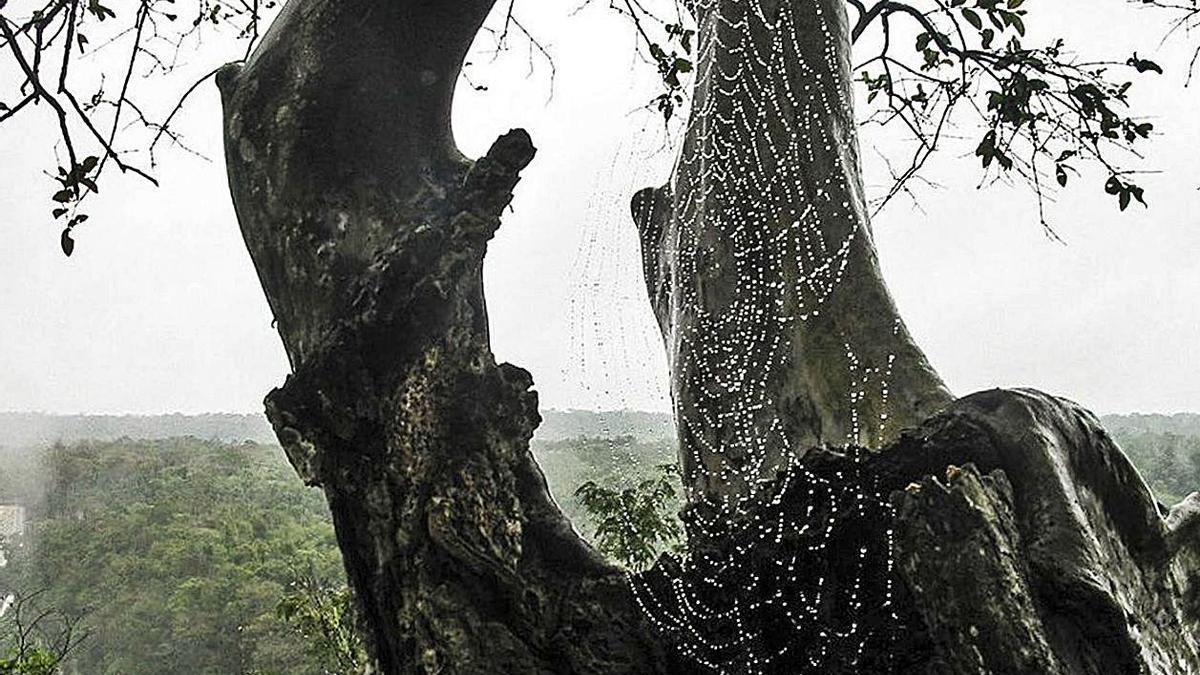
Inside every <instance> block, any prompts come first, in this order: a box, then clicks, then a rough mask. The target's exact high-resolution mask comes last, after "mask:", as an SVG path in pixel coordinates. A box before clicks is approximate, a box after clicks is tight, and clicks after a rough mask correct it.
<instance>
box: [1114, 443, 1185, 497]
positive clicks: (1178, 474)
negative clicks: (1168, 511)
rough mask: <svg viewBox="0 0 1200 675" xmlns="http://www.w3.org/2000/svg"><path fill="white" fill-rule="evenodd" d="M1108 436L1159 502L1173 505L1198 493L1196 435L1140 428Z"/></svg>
mask: <svg viewBox="0 0 1200 675" xmlns="http://www.w3.org/2000/svg"><path fill="white" fill-rule="evenodd" d="M1111 433H1112V436H1113V440H1115V441H1116V442H1117V444H1118V445H1120V446H1121V449H1122V450H1124V451H1125V454H1126V455H1128V456H1129V459H1130V460H1131V461H1132V462H1133V464H1134V466H1136V467H1137V468H1138V471H1140V472H1141V474H1142V477H1143V478H1145V480H1146V483H1147V484H1149V485H1150V489H1152V490H1153V491H1154V494H1155V496H1156V497H1157V498H1158V500H1159V501H1161V502H1163V503H1164V504H1168V505H1171V504H1175V503H1177V502H1179V501H1181V500H1182V499H1183V498H1184V497H1186V496H1187V495H1188V494H1190V493H1192V492H1195V491H1196V490H1200V435H1196V436H1188V435H1181V434H1178V433H1174V432H1171V431H1157V430H1144V429H1142V430H1118V431H1113V432H1111Z"/></svg>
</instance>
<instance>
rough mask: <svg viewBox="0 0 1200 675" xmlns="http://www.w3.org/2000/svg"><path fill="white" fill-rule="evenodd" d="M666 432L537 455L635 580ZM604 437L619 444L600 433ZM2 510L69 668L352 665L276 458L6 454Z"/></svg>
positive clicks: (317, 506) (1133, 450) (9, 575)
mask: <svg viewBox="0 0 1200 675" xmlns="http://www.w3.org/2000/svg"><path fill="white" fill-rule="evenodd" d="M658 421H661V420H660V418H655V417H653V416H644V417H643V418H639V419H637V420H633V419H632V418H629V419H627V418H625V417H622V415H621V414H619V413H614V414H612V415H609V416H607V417H596V416H592V417H591V418H589V417H587V415H586V414H583V413H580V414H576V415H574V416H573V415H572V414H562V413H560V414H558V416H550V417H549V418H548V422H547V425H548V426H547V429H546V433H544V434H542V435H540V436H539V437H538V438H537V439H535V442H534V451H535V455H536V456H537V458H538V460H539V463H540V464H541V466H542V468H543V470H544V471H545V473H546V475H547V479H548V481H549V483H550V486H551V489H552V492H553V493H554V495H555V496H556V498H557V499H558V500H559V502H560V504H561V505H562V507H563V510H564V511H565V512H566V513H567V514H568V515H569V516H570V517H571V519H572V522H573V523H575V525H576V526H577V527H578V528H579V529H580V530H581V532H582V533H583V534H584V535H585V536H587V537H589V538H590V539H591V540H592V541H593V542H594V543H596V544H597V545H598V547H599V548H600V549H601V550H602V551H604V552H605V553H606V554H608V555H609V556H610V557H613V558H615V559H617V560H618V561H620V562H623V563H624V564H627V565H629V566H632V567H640V566H644V565H645V564H646V563H647V562H648V561H649V560H651V559H652V558H653V557H654V556H655V555H657V553H658V552H660V551H662V550H665V549H669V548H671V547H673V546H674V545H675V544H676V542H677V541H678V536H679V532H678V529H677V528H678V526H677V523H676V521H675V520H674V519H673V517H672V516H671V513H672V512H673V511H674V510H675V509H677V508H678V504H679V501H678V496H677V495H676V494H675V492H674V489H673V484H674V482H675V481H674V477H673V476H670V474H669V472H668V471H667V470H666V469H664V468H663V467H664V465H668V464H670V462H671V460H672V452H673V450H672V441H671V439H670V436H669V434H667V433H663V427H662V426H661V425H660V424H658ZM1104 422H1105V423H1106V425H1107V427H1108V429H1109V430H1110V432H1111V433H1112V435H1113V436H1114V438H1115V439H1116V440H1117V441H1118V443H1120V444H1121V446H1122V447H1123V448H1124V449H1125V450H1126V452H1127V453H1128V454H1129V455H1130V457H1131V458H1132V459H1133V461H1134V462H1135V464H1136V465H1137V466H1138V467H1139V468H1140V470H1141V471H1142V473H1143V475H1144V477H1145V478H1146V479H1147V482H1148V483H1149V484H1150V485H1151V486H1152V487H1153V489H1154V490H1155V492H1156V494H1157V495H1158V497H1159V500H1160V501H1161V502H1163V503H1164V504H1171V503H1174V502H1176V501H1178V500H1179V499H1181V498H1182V497H1183V496H1185V495H1186V494H1187V493H1188V492H1190V491H1191V490H1192V489H1194V488H1195V487H1197V486H1200V416H1195V415H1187V416H1181V415H1177V416H1173V417H1167V416H1154V415H1132V416H1110V417H1107V418H1105V419H1104ZM151 426H152V425H151ZM611 430H617V431H619V432H621V433H620V435H615V436H604V435H602V434H604V433H606V432H610V433H611ZM150 431H152V429H150ZM570 433H575V434H579V435H576V436H573V437H572V436H570V435H569V434H570ZM588 485H590V486H591V487H590V489H589V488H585V487H584V486H588ZM0 503H17V504H21V505H23V506H25V507H26V509H27V511H28V526H27V529H26V534H25V535H24V536H23V537H20V538H18V539H13V540H10V541H7V542H5V549H6V554H7V555H6V557H7V558H8V565H7V566H5V567H2V568H0V591H3V592H0V598H2V597H3V596H4V595H6V594H7V593H10V592H15V593H16V594H17V595H18V596H20V597H25V598H28V602H29V607H26V608H25V612H26V616H27V617H28V616H40V615H42V614H45V615H46V618H45V619H43V620H42V624H41V625H40V626H39V630H40V631H41V634H40V635H38V636H35V638H36V639H37V640H42V641H43V642H45V643H46V644H49V645H50V646H51V647H55V648H57V647H58V646H57V645H56V644H55V640H59V639H61V637H62V631H63V628H64V626H67V625H70V626H71V627H72V629H73V634H72V636H71V640H72V646H71V647H70V654H68V656H67V659H66V660H65V661H64V663H63V664H62V671H63V672H66V673H87V674H92V673H96V674H118V673H119V674H122V675H140V674H146V675H150V674H162V675H174V674H179V675H183V674H185V673H187V674H193V673H202V674H203V673H212V674H222V675H226V674H230V673H237V674H247V675H249V674H263V675H265V674H268V673H289V674H290V673H299V674H310V673H311V674H316V673H342V672H349V671H350V670H351V669H353V667H354V666H355V665H356V662H355V661H354V659H355V658H357V657H356V654H358V653H359V652H361V645H359V644H357V641H356V638H355V637H354V636H353V633H352V630H351V629H350V621H349V617H348V613H347V612H348V610H347V608H348V598H347V596H346V591H345V580H344V577H343V572H342V570H341V565H340V560H339V555H338V550H337V546H336V542H335V539H334V533H333V528H332V526H331V524H330V522H329V515H328V511H327V509H326V506H325V504H324V501H323V498H322V496H321V494H320V492H319V491H317V490H315V489H309V488H306V487H304V486H303V485H302V484H301V483H300V481H299V480H298V479H297V478H296V477H295V474H294V473H293V471H292V469H291V467H290V466H288V464H287V461H286V459H285V458H284V455H283V452H282V451H281V450H280V449H279V448H278V447H277V446H275V445H270V444H265V443H260V442H251V441H244V442H230V441H228V440H226V441H221V440H200V439H197V438H194V437H182V438H169V439H164V440H131V439H129V438H119V439H115V440H114V439H110V440H100V441H78V440H75V441H72V442H70V443H66V444H61V443H60V444H53V445H49V446H41V447H32V448H30V447H26V448H12V447H8V448H0ZM615 516H619V517H615ZM630 516H634V517H633V518H630ZM622 527H624V528H625V529H624V530H622V529H621V528H622ZM12 615H13V612H12V611H11V610H10V611H9V612H8V613H7V615H6V616H5V617H4V619H3V621H4V623H0V629H2V630H5V631H6V633H5V634H4V635H3V639H5V640H7V641H8V643H7V644H2V645H0V670H4V667H5V666H4V663H5V660H4V659H5V658H9V657H11V655H12V653H13V649H14V645H13V643H12V642H13V635H14V633H13V626H12V624H11V619H12ZM6 655H8V656H6ZM10 662H11V660H10ZM27 665H28V664H27ZM9 672H28V673H37V672H46V673H50V672H55V671H54V670H53V669H52V668H51V669H45V670H41V671H39V670H37V669H36V668H27V669H26V670H23V671H22V670H19V669H18V668H17V667H15V666H10V670H9Z"/></svg>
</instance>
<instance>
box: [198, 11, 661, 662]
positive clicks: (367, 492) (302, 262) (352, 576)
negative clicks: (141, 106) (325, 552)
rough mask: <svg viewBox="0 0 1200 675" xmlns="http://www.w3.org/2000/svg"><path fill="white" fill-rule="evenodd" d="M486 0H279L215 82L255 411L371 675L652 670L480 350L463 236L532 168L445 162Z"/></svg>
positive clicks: (518, 140) (484, 347) (483, 230)
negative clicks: (361, 642)
mask: <svg viewBox="0 0 1200 675" xmlns="http://www.w3.org/2000/svg"><path fill="white" fill-rule="evenodd" d="M491 4H492V3H491V1H490V0H486V1H485V0H477V1H465V2H454V3H447V2H439V1H435V0H407V1H399V0H397V1H395V2H364V1H360V0H349V1H347V0H338V1H336V2H335V1H333V0H292V2H289V3H288V5H287V6H286V8H285V9H284V10H283V13H282V14H281V16H280V17H279V19H278V20H277V21H276V22H275V24H274V25H273V26H272V28H271V30H270V32H269V33H268V35H267V36H266V37H265V39H264V40H263V43H262V44H261V46H260V47H259V49H258V51H256V53H255V54H254V56H253V57H252V58H251V59H250V60H249V61H248V62H247V63H246V64H245V66H244V67H237V66H230V67H228V68H226V69H225V71H223V72H222V73H221V74H220V77H219V81H218V83H219V85H220V87H221V90H222V95H223V101H224V106H225V140H226V160H227V164H228V170H229V178H230V187H231V191H232V194H233V198H234V204H235V206H236V209H237V213H238V219H239V222H240V224H241V228H242V232H243V235H244V238H245V241H246V245H247V248H248V249H249V251H250V255H251V258H252V259H253V261H254V265H255V267H256V269H257V270H258V274H259V278H260V280H261V281H262V284H263V288H264V290H265V292H266V295H267V298H268V299H269V301H270V305H271V307H272V309H273V311H274V313H275V319H276V321H277V323H278V329H279V333H280V335H281V337H282V338H283V342H284V345H285V347H286V348H287V352H288V355H289V357H290V359H291V362H292V364H293V370H294V372H293V374H292V375H291V376H290V377H289V378H288V380H287V383H286V384H284V385H283V386H282V387H281V388H279V389H277V390H275V391H273V392H271V394H270V395H269V396H268V397H267V400H266V406H267V414H268V417H269V418H270V420H271V422H272V424H273V425H274V427H275V430H276V432H277V434H278V436H279V439H280V442H281V443H282V444H283V447H284V449H285V451H286V452H287V455H288V457H289V459H290V460H291V462H292V464H293V466H295V468H296V470H297V472H298V473H299V474H300V476H301V477H302V478H303V479H304V480H305V481H306V482H308V483H309V484H312V485H319V486H321V487H322V488H323V489H324V491H325V494H326V496H327V498H328V502H329V506H330V509H331V511H332V514H333V519H334V526H335V528H336V530H337V536H338V543H339V545H340V547H341V549H342V553H343V556H344V559H345V565H346V571H347V573H348V577H349V580H350V584H351V586H352V588H353V590H354V594H355V597H356V601H357V604H358V607H359V609H360V614H361V618H362V623H363V625H364V628H365V634H366V638H367V642H368V645H369V650H370V652H371V655H372V660H373V664H372V670H373V671H376V672H382V673H389V674H393V673H481V674H482V673H632V672H641V671H643V669H649V670H650V671H652V672H668V662H667V661H666V656H665V651H664V650H663V648H662V647H661V646H660V645H659V644H658V643H657V642H656V641H655V640H654V639H652V636H651V634H650V632H649V631H648V629H647V627H646V625H644V624H643V621H642V617H641V615H640V613H639V612H638V610H637V609H636V607H635V606H634V605H633V598H632V595H631V594H630V592H629V589H628V584H627V582H626V578H625V575H624V574H623V573H622V572H620V571H619V570H617V569H615V568H613V567H612V566H610V565H608V564H606V563H605V562H604V561H603V560H601V559H600V558H599V557H598V556H597V554H596V553H595V552H594V551H593V550H592V549H591V548H590V547H589V546H588V545H587V544H586V543H585V542H583V541H582V540H580V539H579V537H578V536H577V535H576V534H575V532H574V530H573V529H572V528H571V526H570V524H569V523H568V522H567V521H566V520H565V519H564V518H563V516H562V515H561V513H560V512H559V510H558V507H557V506H556V505H555V504H554V502H553V500H552V499H551V498H550V496H549V494H548V492H547V489H546V484H545V481H544V479H543V477H542V474H541V472H540V470H539V469H538V467H537V465H536V463H535V462H534V460H533V457H532V455H531V454H530V452H529V448H528V441H529V438H530V436H531V435H532V433H533V430H534V428H535V426H536V425H537V423H538V421H539V417H538V412H537V396H536V394H535V393H533V392H532V391H530V385H531V379H530V377H529V374H528V373H526V372H525V371H523V370H521V369H519V368H516V367H513V366H510V365H497V364H496V363H495V360H494V358H493V356H492V353H491V350H490V347H489V343H488V330H487V314H486V309H485V305H484V297H483V288H482V265H483V256H484V252H485V248H486V243H487V241H488V240H489V239H490V238H491V237H492V235H493V233H494V232H495V230H496V228H497V227H498V225H499V218H500V214H501V212H502V210H503V209H504V208H505V207H506V206H507V205H508V203H509V201H510V199H511V196H512V195H511V190H512V189H513V187H514V185H515V184H516V182H517V177H518V172H519V171H520V170H521V169H522V168H524V167H525V165H526V164H528V163H529V161H530V160H531V159H532V158H533V155H534V149H533V146H532V144H531V143H530V139H529V137H528V136H527V135H526V134H525V133H524V132H523V131H513V132H510V133H508V134H506V135H504V136H502V137H501V138H500V139H499V140H498V141H496V143H495V145H493V147H492V149H491V150H490V151H489V152H488V154H487V156H486V157H484V158H482V159H480V160H478V161H477V162H469V161H467V160H465V159H464V158H463V157H462V156H461V155H460V154H459V152H458V151H457V149H455V147H454V144H453V139H452V138H451V134H450V126H449V120H450V117H449V112H450V99H451V96H452V94H453V88H454V86H455V83H456V81H457V75H458V70H459V67H460V66H461V63H462V58H463V54H465V52H466V50H467V48H468V46H469V44H470V42H471V40H472V38H473V36H474V35H475V33H476V31H477V29H478V27H479V24H480V22H481V21H482V20H483V18H484V16H485V15H486V13H487V11H488V9H489V7H490V6H491Z"/></svg>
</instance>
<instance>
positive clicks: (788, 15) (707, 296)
mask: <svg viewBox="0 0 1200 675" xmlns="http://www.w3.org/2000/svg"><path fill="white" fill-rule="evenodd" d="M694 4H695V5H696V8H695V9H694V12H695V14H696V19H697V23H698V24H699V46H698V51H697V54H698V57H697V65H696V82H695V89H694V94H693V101H692V113H691V115H692V117H691V119H690V120H689V122H688V130H687V134H686V137H685V139H684V143H683V146H682V151H681V156H680V158H679V163H678V165H677V166H676V169H675V173H674V175H673V176H672V179H671V182H670V183H669V184H668V185H667V186H666V187H663V188H660V189H657V190H654V189H648V190H643V191H641V192H639V193H638V194H637V195H636V196H635V197H634V199H633V206H632V210H633V216H634V220H635V221H636V222H637V224H638V227H639V231H640V235H641V240H642V256H643V264H644V270H645V276H646V283H647V287H648V289H649V294H650V299H651V304H652V305H653V307H654V310H655V313H656V315H657V317H658V321H659V325H660V327H661V329H662V333H663V337H664V339H665V341H666V346H667V353H668V359H669V363H670V368H671V391H672V396H673V399H674V404H675V417H676V426H677V427H678V429H679V434H680V460H681V462H682V465H683V466H682V468H683V473H684V476H685V479H686V481H687V483H689V487H690V488H692V490H691V496H692V497H693V498H694V499H699V498H706V497H707V498H716V499H721V498H725V497H727V496H731V495H732V496H742V495H745V494H747V493H749V492H751V491H752V490H753V486H752V484H751V483H752V482H753V481H755V480H758V479H764V478H770V477H772V476H774V474H775V472H776V471H778V470H779V469H782V468H786V467H787V465H788V464H789V463H790V462H792V461H795V458H796V457H797V456H798V455H800V454H802V451H803V450H804V449H806V448H810V447H813V446H816V445H819V444H821V443H823V442H828V443H830V444H833V445H844V444H846V443H847V442H854V443H858V444H862V445H866V446H871V447H879V446H881V445H883V444H884V443H886V442H888V441H890V440H893V439H894V438H895V436H896V434H898V433H899V431H900V429H903V428H905V427H909V426H913V425H916V424H918V423H920V422H921V421H922V420H924V419H925V417H927V416H928V415H930V414H931V413H933V412H935V411H936V410H938V409H940V408H941V407H942V406H944V405H945V404H947V403H949V402H950V401H951V396H950V394H949V392H948V391H947V390H946V388H945V387H944V386H943V384H942V381H941V379H940V378H939V377H938V375H937V374H936V373H935V372H934V371H933V369H932V368H931V367H930V365H929V363H928V362H927V361H926V359H925V356H924V355H923V354H922V352H921V350H920V349H919V348H918V347H917V346H916V344H915V343H914V342H913V340H912V339H911V337H910V336H909V334H908V331H907V330H906V329H905V327H904V324H903V322H902V321H901V320H900V317H899V314H898V313H897V311H896V307H895V304H894V303H893V301H892V298H891V296H890V295H889V293H888V290H887V288H886V286H885V285H884V283H883V279H882V277H881V275H880V271H879V264H878V260H877V258H876V254H875V249H874V244H873V243H872V237H871V231H870V224H869V220H868V216H867V206H866V199H865V197H864V193H863V186H862V179H861V175H860V166H859V157H858V138H857V123H856V121H855V118H854V112H853V106H852V101H853V95H852V92H851V86H852V85H851V75H852V69H851V63H850V28H849V26H848V24H847V19H846V8H845V5H846V3H845V0H817V1H814V0H701V1H699V2H696V3H694Z"/></svg>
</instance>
